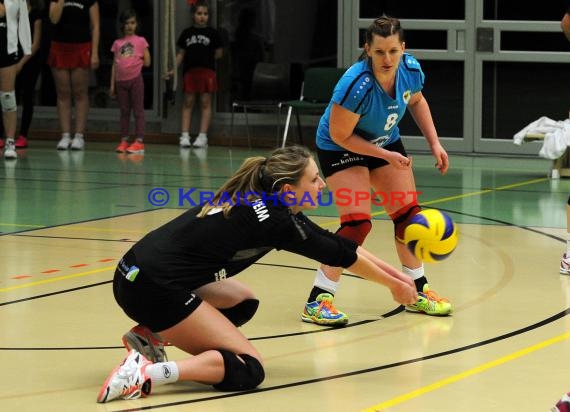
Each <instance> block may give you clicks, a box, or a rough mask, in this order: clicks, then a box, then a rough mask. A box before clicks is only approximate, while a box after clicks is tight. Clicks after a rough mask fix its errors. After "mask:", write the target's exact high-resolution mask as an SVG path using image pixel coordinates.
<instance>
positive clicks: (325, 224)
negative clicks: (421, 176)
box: [321, 177, 549, 226]
mask: <svg viewBox="0 0 570 412" xmlns="http://www.w3.org/2000/svg"><path fill="white" fill-rule="evenodd" d="M546 180H549V178H548V177H541V178H538V179H531V180H525V181H523V182H518V183H511V184H508V185H504V186H499V187H495V188H493V189H485V190H478V191H476V192H469V193H463V194H461V195H454V196H448V197H442V198H439V199H434V200H429V201H427V202H420V205H421V206H426V205H433V204H436V203H443V202H450V201H452V200H458V199H464V198H466V197H472V196H479V195H485V194H487V193H491V192H497V191H501V190H507V189H512V188H514V187H520V186H526V185H532V184H534V183H540V182H544V181H546ZM385 214H386V211H384V210H381V211H378V212H374V213H372V216H380V215H385ZM332 225H338V219H337V220H334V221H329V222H324V223H323V224H321V226H332Z"/></svg>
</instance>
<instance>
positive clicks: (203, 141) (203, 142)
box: [192, 136, 208, 147]
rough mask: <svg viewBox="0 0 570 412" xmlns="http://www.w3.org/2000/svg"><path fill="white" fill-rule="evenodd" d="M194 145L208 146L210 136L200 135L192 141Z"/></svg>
mask: <svg viewBox="0 0 570 412" xmlns="http://www.w3.org/2000/svg"><path fill="white" fill-rule="evenodd" d="M192 146H193V147H206V146H208V138H207V137H204V136H198V137H197V138H196V140H194V143H192Z"/></svg>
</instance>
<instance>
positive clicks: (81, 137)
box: [73, 133, 83, 139]
mask: <svg viewBox="0 0 570 412" xmlns="http://www.w3.org/2000/svg"><path fill="white" fill-rule="evenodd" d="M73 138H74V139H83V133H75V136H73Z"/></svg>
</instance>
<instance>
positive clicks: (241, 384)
mask: <svg viewBox="0 0 570 412" xmlns="http://www.w3.org/2000/svg"><path fill="white" fill-rule="evenodd" d="M218 352H220V353H221V354H222V357H223V358H224V368H225V373H224V380H223V381H221V382H220V383H216V384H215V385H213V386H214V388H216V389H218V390H220V391H232V392H233V391H247V390H249V389H254V388H255V387H257V386H258V385H259V384H260V383H261V382H263V380H264V379H265V371H264V370H263V366H262V365H261V363H260V362H259V361H258V360H257V359H256V358H254V357H253V356H250V355H246V354H245V353H244V354H241V355H236V354H235V353H233V352H230V351H228V350H224V349H219V350H218ZM238 356H239V357H240V358H241V359H243V362H242V361H241V360H240V359H239V358H238Z"/></svg>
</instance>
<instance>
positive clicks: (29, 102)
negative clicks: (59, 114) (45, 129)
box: [0, 0, 42, 149]
mask: <svg viewBox="0 0 570 412" xmlns="http://www.w3.org/2000/svg"><path fill="white" fill-rule="evenodd" d="M40 2H41V0H28V1H27V2H26V4H27V10H28V17H29V23H30V29H31V38H32V49H31V54H30V55H25V56H24V57H22V59H21V60H20V61H19V62H18V64H17V66H16V72H17V76H16V97H17V98H18V99H20V98H21V99H22V100H21V105H22V118H21V119H20V133H19V134H18V137H16V142H15V145H16V149H21V148H24V147H27V146H28V131H29V130H30V124H31V123H32V117H33V115H34V103H35V98H36V96H35V93H36V82H37V80H38V76H39V74H40V71H41V68H42V61H41V59H42V56H41V53H39V50H40V45H41V42H42V16H41V9H42V7H41V4H40ZM3 135H4V123H3V122H0V136H3Z"/></svg>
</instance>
